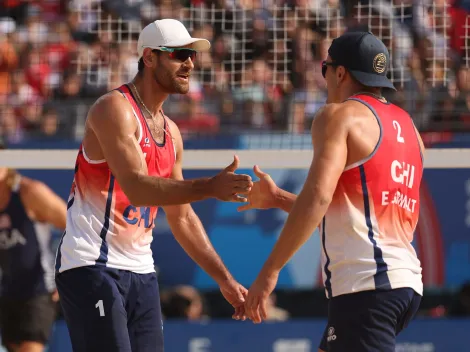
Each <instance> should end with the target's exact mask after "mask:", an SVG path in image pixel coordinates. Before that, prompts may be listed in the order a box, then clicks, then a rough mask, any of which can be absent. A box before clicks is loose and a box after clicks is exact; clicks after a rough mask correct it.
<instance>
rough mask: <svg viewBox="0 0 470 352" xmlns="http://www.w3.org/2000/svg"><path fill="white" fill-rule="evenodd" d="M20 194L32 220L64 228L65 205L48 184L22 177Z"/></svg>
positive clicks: (65, 217) (60, 228)
mask: <svg viewBox="0 0 470 352" xmlns="http://www.w3.org/2000/svg"><path fill="white" fill-rule="evenodd" d="M22 182H23V184H22V186H21V187H22V191H21V196H22V198H23V200H24V202H25V205H26V208H27V210H28V211H29V212H30V213H31V216H32V218H33V219H34V220H36V221H38V222H44V223H48V224H50V225H53V226H54V227H56V228H57V229H59V230H65V224H66V219H67V205H66V204H65V202H64V200H63V199H62V198H60V197H59V196H58V195H57V194H55V193H54V192H53V191H52V190H51V189H50V188H49V187H48V186H46V185H45V184H44V183H42V182H40V181H35V180H31V179H23V181H22Z"/></svg>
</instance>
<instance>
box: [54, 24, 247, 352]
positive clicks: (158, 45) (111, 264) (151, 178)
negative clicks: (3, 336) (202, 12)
mask: <svg viewBox="0 0 470 352" xmlns="http://www.w3.org/2000/svg"><path fill="white" fill-rule="evenodd" d="M209 48H210V44H209V42H208V41H207V40H205V39H199V38H191V36H190V35H189V33H188V31H187V30H186V28H185V27H184V26H183V24H181V23H180V22H178V21H176V20H171V19H165V20H159V21H155V22H153V23H150V24H149V25H148V26H147V27H145V28H144V29H143V31H142V32H141V34H140V38H139V41H138V53H139V57H140V59H139V73H138V74H137V76H136V77H135V79H134V80H133V81H132V82H130V83H129V84H124V85H122V86H121V87H119V88H117V89H116V90H114V91H112V92H110V93H108V94H106V95H104V96H103V97H101V98H100V99H98V101H97V102H96V103H95V104H94V105H93V106H92V107H91V109H90V111H89V114H88V118H87V122H86V127H85V136H84V139H83V143H82V145H81V147H80V150H79V153H78V156H77V161H76V166H75V177H74V181H73V184H72V188H71V192H70V196H69V200H68V206H67V208H68V211H67V226H66V231H65V232H64V235H63V236H62V239H61V241H60V244H59V248H58V250H57V256H56V265H55V267H56V283H57V287H58V291H59V295H60V297H61V305H62V309H63V312H64V316H65V320H66V322H67V326H68V329H69V332H70V337H71V340H72V345H73V350H74V352H85V351H86V352H94V351H96V352H102V351H113V352H130V351H133V352H147V351H152V352H154V351H163V323H162V316H161V310H160V298H159V294H158V283H157V277H156V273H155V269H154V263H153V257H152V251H151V248H150V244H151V242H152V229H153V227H154V220H155V217H156V213H157V209H158V207H163V208H164V210H165V213H166V216H167V220H168V223H169V225H170V228H171V230H172V232H173V234H174V236H175V237H176V240H177V241H178V242H179V243H180V245H181V246H182V247H183V249H184V250H185V251H186V252H187V253H188V255H189V256H190V257H191V258H192V259H194V260H195V261H196V262H197V263H198V264H199V265H200V266H201V267H202V268H203V269H204V270H205V271H206V272H207V273H208V274H209V275H210V276H211V277H212V278H213V279H214V280H215V281H216V282H217V283H218V284H219V286H220V289H221V292H222V294H223V295H224V297H225V298H226V299H227V301H228V302H229V303H230V304H232V305H233V307H234V308H235V313H234V317H235V318H242V319H243V318H244V311H243V309H244V308H243V303H244V296H245V294H246V289H245V288H244V287H243V286H241V285H240V284H239V283H238V282H237V281H235V279H234V278H233V277H232V276H231V274H230V273H229V271H228V270H227V268H226V267H225V266H224V264H223V262H222V260H221V259H220V257H219V256H218V255H217V253H216V252H215V250H214V248H213V247H212V245H211V243H210V241H209V239H208V237H207V235H206V233H205V231H204V228H203V226H202V224H201V222H200V220H199V218H198V217H197V215H196V214H195V213H194V211H193V210H192V208H191V206H190V203H191V202H195V201H199V200H203V199H207V198H216V199H219V200H223V201H236V202H240V201H244V200H245V199H244V198H243V197H241V196H239V195H240V194H245V193H246V192H248V191H249V190H250V189H251V186H252V182H251V178H250V177H249V176H248V175H237V174H235V170H236V169H237V167H238V158H237V157H235V158H234V161H233V163H232V164H230V165H229V166H227V167H226V168H225V169H224V170H222V171H221V172H220V173H219V174H217V175H215V176H214V177H211V178H201V179H195V180H189V181H187V180H183V175H182V154H183V142H182V138H181V134H180V132H179V130H178V127H177V126H176V124H175V123H174V122H172V121H171V120H170V119H168V118H167V117H166V116H165V115H164V113H163V111H162V105H163V102H164V101H165V99H166V98H167V97H168V95H169V94H174V93H179V94H185V93H187V92H188V90H189V76H190V74H191V71H192V69H193V68H194V65H193V61H194V59H195V58H196V55H197V52H198V51H203V50H208V49H209ZM177 264H178V263H175V265H177Z"/></svg>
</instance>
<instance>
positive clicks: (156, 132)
mask: <svg viewBox="0 0 470 352" xmlns="http://www.w3.org/2000/svg"><path fill="white" fill-rule="evenodd" d="M131 84H132V87H134V91H135V94H136V96H137V98H138V99H139V103H140V104H141V105H142V106H143V107H144V109H145V110H146V111H147V113H148V114H149V115H150V117H151V118H152V122H153V131H154V132H155V134H156V135H158V132H159V131H158V130H157V128H158V129H160V130H162V131H163V132H164V133H165V134H166V135H167V136H169V137H170V135H169V133H168V132H167V131H166V129H165V128H162V127H160V126H158V125H157V121H156V119H155V117H154V116H153V114H152V113H151V112H150V110H149V108H147V106H146V105H145V104H144V101H143V100H142V98H141V97H140V94H139V91H138V90H137V87H136V86H135V84H134V82H131ZM160 113H161V112H160ZM162 116H163V114H162ZM163 118H164V117H163Z"/></svg>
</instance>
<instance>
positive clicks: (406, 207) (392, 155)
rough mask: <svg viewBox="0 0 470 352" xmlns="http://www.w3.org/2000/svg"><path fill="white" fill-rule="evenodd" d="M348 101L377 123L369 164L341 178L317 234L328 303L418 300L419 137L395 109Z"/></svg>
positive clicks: (373, 101)
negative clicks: (412, 294) (400, 292)
mask: <svg viewBox="0 0 470 352" xmlns="http://www.w3.org/2000/svg"><path fill="white" fill-rule="evenodd" d="M350 100H355V101H358V102H359V103H361V104H362V106H361V108H363V110H361V111H368V110H369V111H370V112H369V114H370V113H373V114H374V115H375V118H376V119H377V122H378V125H379V129H380V136H379V137H378V142H377V145H376V146H375V149H374V150H373V152H372V153H371V154H370V155H369V156H368V157H366V158H365V159H362V160H360V161H358V162H356V163H353V164H351V165H349V166H348V167H347V168H346V169H345V170H344V172H343V174H342V175H341V177H340V179H339V181H338V185H337V188H336V191H335V193H334V196H333V199H332V202H331V204H330V206H329V208H328V211H327V213H326V215H325V217H324V219H323V221H322V223H321V226H320V235H321V238H322V248H323V251H322V267H323V278H324V283H325V288H326V292H327V296H328V297H334V296H338V295H341V294H346V293H353V292H359V291H366V290H373V289H394V288H400V287H411V288H413V289H414V290H415V291H416V292H417V293H419V294H422V280H421V266H420V262H419V260H418V258H417V255H416V252H415V250H414V248H413V246H412V245H411V242H412V240H413V233H414V229H415V227H416V224H417V222H418V216H419V188H420V183H421V178H422V173H423V160H422V154H421V147H420V143H419V139H418V136H417V132H416V130H415V128H414V125H413V122H412V120H411V118H410V116H409V115H408V114H407V113H406V112H405V111H403V110H402V109H400V108H399V107H397V106H395V105H393V104H390V103H386V102H383V101H380V100H378V99H377V98H375V97H373V96H371V95H368V94H362V95H355V96H353V97H351V98H350ZM356 104H357V103H356ZM370 121H372V120H370ZM348 147H349V148H351V147H350V146H348Z"/></svg>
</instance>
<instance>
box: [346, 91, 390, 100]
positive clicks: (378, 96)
mask: <svg viewBox="0 0 470 352" xmlns="http://www.w3.org/2000/svg"><path fill="white" fill-rule="evenodd" d="M359 94H364V95H372V96H373V97H375V98H377V99H379V100H385V101H387V99H385V98H384V97H383V96H382V95H378V94H374V93H371V92H358V93H355V94H354V95H359Z"/></svg>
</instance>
